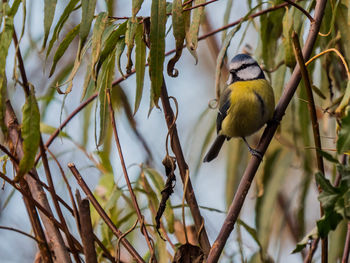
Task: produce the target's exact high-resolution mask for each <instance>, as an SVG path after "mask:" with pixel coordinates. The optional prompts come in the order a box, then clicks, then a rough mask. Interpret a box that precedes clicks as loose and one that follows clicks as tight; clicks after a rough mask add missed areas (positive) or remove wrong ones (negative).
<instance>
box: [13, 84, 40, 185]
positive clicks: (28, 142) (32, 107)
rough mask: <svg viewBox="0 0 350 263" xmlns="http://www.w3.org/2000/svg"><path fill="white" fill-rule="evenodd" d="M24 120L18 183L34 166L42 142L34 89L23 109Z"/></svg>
mask: <svg viewBox="0 0 350 263" xmlns="http://www.w3.org/2000/svg"><path fill="white" fill-rule="evenodd" d="M22 114H23V120H22V127H21V134H22V138H23V158H22V159H21V161H20V163H19V171H18V174H17V176H16V178H15V180H16V181H18V180H19V179H20V178H21V177H22V176H24V175H25V174H26V173H27V172H28V171H29V170H30V169H32V168H33V166H34V161H35V155H36V152H37V151H38V148H39V142H40V112H39V107H38V104H37V102H36V99H35V95H34V88H32V89H31V92H30V95H29V96H28V97H27V98H26V102H25V104H24V106H23V108H22Z"/></svg>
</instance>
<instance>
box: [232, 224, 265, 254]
mask: <svg viewBox="0 0 350 263" xmlns="http://www.w3.org/2000/svg"><path fill="white" fill-rule="evenodd" d="M237 223H238V224H240V225H241V226H243V227H244V228H245V230H247V232H248V233H249V234H250V236H251V237H252V238H253V239H254V241H255V242H256V244H257V245H258V246H259V248H260V250H263V248H262V246H261V243H260V241H259V239H258V233H257V232H256V230H255V229H254V228H252V227H250V226H249V225H248V224H246V223H245V222H243V221H242V220H241V219H237Z"/></svg>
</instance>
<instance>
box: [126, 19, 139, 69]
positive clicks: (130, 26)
mask: <svg viewBox="0 0 350 263" xmlns="http://www.w3.org/2000/svg"><path fill="white" fill-rule="evenodd" d="M137 26H138V22H132V21H131V20H128V23H127V26H126V32H125V44H126V46H127V52H126V56H127V58H128V63H127V65H126V73H128V74H130V72H131V68H132V65H133V63H132V60H131V52H132V50H133V48H134V40H135V34H136V28H137Z"/></svg>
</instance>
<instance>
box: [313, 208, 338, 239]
mask: <svg viewBox="0 0 350 263" xmlns="http://www.w3.org/2000/svg"><path fill="white" fill-rule="evenodd" d="M342 219H343V217H342V216H341V215H340V214H338V213H337V212H335V211H326V212H325V214H324V215H323V216H322V218H321V219H320V220H318V221H317V230H318V234H319V235H320V237H321V238H325V237H327V236H328V233H329V232H330V231H331V230H335V229H336V227H337V226H338V224H339V223H340V222H341V220H342Z"/></svg>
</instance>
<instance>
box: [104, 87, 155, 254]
mask: <svg viewBox="0 0 350 263" xmlns="http://www.w3.org/2000/svg"><path fill="white" fill-rule="evenodd" d="M106 96H107V101H108V108H109V117H110V121H111V123H112V129H113V134H114V139H115V143H116V146H117V149H118V154H119V159H120V163H121V165H122V168H123V174H124V178H125V181H126V184H127V186H128V190H129V193H130V196H131V200H132V203H133V206H134V208H135V210H136V214H137V218H138V220H139V222H140V227H141V232H142V233H143V235H144V236H145V238H146V242H147V245H148V248H149V250H150V253H151V258H153V259H154V260H156V259H155V257H154V256H155V255H154V250H153V247H152V244H151V241H150V239H151V238H150V236H149V234H148V231H147V228H146V226H145V225H144V217H143V215H142V214H141V210H140V207H139V204H138V203H137V199H136V195H135V193H134V190H133V189H132V186H131V183H130V179H129V175H128V170H127V169H126V165H125V160H124V156H123V152H122V147H121V145H120V141H119V136H118V131H117V125H116V123H115V117H114V110H113V105H112V101H111V93H110V90H109V88H108V89H107V90H106Z"/></svg>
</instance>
